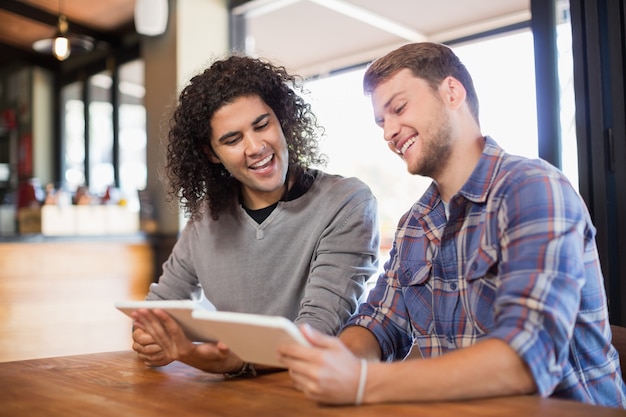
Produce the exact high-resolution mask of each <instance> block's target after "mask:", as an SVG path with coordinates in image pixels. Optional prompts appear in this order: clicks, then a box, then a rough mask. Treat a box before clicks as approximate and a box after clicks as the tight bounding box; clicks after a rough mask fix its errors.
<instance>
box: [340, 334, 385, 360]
mask: <svg viewBox="0 0 626 417" xmlns="http://www.w3.org/2000/svg"><path fill="white" fill-rule="evenodd" d="M339 339H340V340H341V341H342V342H343V344H344V345H346V347H347V348H348V349H349V350H350V351H352V353H353V354H354V355H355V356H358V357H359V358H365V359H367V360H369V361H379V360H380V356H381V350H380V345H379V344H378V340H377V339H376V337H375V336H374V334H373V333H372V332H370V331H369V330H368V329H366V328H365V327H362V326H350V327H347V328H345V329H344V330H343V331H342V332H341V334H340V335H339Z"/></svg>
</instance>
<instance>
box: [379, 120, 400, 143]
mask: <svg viewBox="0 0 626 417" xmlns="http://www.w3.org/2000/svg"><path fill="white" fill-rule="evenodd" d="M399 126H400V124H399V123H397V122H395V121H394V120H393V119H392V118H387V119H385V122H384V124H383V138H384V139H385V142H387V145H388V146H389V147H390V148H391V149H392V150H395V149H394V148H395V142H396V139H397V138H398V136H399V133H400V127H399Z"/></svg>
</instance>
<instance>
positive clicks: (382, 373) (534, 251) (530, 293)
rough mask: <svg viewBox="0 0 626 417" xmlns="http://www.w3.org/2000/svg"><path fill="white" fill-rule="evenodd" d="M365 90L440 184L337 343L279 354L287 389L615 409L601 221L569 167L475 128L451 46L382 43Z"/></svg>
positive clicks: (316, 340)
mask: <svg viewBox="0 0 626 417" xmlns="http://www.w3.org/2000/svg"><path fill="white" fill-rule="evenodd" d="M514 81H515V80H511V82H514ZM504 87H506V86H504ZM364 89H365V92H366V93H367V94H369V95H371V99H372V105H373V109H374V116H375V120H376V123H377V124H378V125H379V126H381V127H382V129H383V134H384V139H385V141H386V142H387V145H388V146H389V148H390V149H391V150H392V151H393V152H394V153H397V154H398V155H399V156H400V158H401V159H402V160H403V161H404V162H405V163H406V165H407V168H408V171H409V172H410V173H411V174H413V175H422V176H428V177H430V178H432V180H433V183H432V184H431V186H430V188H429V189H428V190H427V191H426V192H425V194H424V195H423V196H422V197H421V198H420V199H419V201H418V202H417V203H416V204H414V205H413V207H411V209H410V210H409V211H408V212H407V213H406V214H405V215H404V216H403V217H402V218H401V220H400V222H399V224H398V230H397V232H396V237H395V241H394V244H393V247H392V251H391V253H390V259H389V261H388V262H387V263H386V265H385V270H384V272H383V273H382V274H381V275H380V277H379V279H378V282H377V284H376V286H375V288H373V290H372V291H371V292H370V294H369V297H368V300H367V301H366V302H365V303H364V304H362V305H361V306H360V308H359V310H358V312H357V313H356V314H355V315H354V316H353V317H352V318H351V319H350V320H349V321H348V323H347V325H346V326H345V327H344V329H343V330H342V332H341V334H340V336H339V338H333V337H329V336H326V335H322V334H320V333H319V332H317V331H315V330H313V329H311V328H309V327H307V326H303V327H302V331H303V333H304V334H305V336H306V337H307V338H308V340H309V341H310V342H311V344H312V345H313V347H312V348H305V347H299V346H294V345H287V346H282V347H281V349H280V357H281V359H282V361H283V363H284V364H285V365H287V366H288V367H289V368H290V373H291V376H292V378H293V380H294V383H295V385H296V386H297V387H298V388H300V389H301V390H303V391H304V392H305V393H306V394H307V395H308V396H309V397H311V398H312V399H314V400H317V401H320V402H324V403H338V404H346V403H356V404H361V403H377V402H393V401H437V400H454V399H468V398H480V397H494V396H505V395H516V394H532V393H534V394H537V395H540V396H544V397H547V396H553V397H561V398H568V399H572V400H577V401H581V402H586V403H592V404H600V405H604V406H610V407H624V406H625V405H626V393H625V391H624V383H623V380H622V377H621V371H620V364H619V358H618V354H617V351H616V350H615V348H614V347H613V346H612V345H611V330H610V326H609V321H608V311H607V303H606V296H605V290H604V284H603V282H604V280H603V277H602V272H601V270H600V265H599V259H598V253H597V249H596V246H595V240H594V236H595V228H594V226H593V225H592V222H591V219H590V216H589V213H588V212H587V209H586V207H585V203H584V202H583V200H582V199H581V198H580V196H579V195H578V194H577V192H576V191H575V190H574V189H573V188H572V186H571V184H570V183H569V182H568V180H567V179H566V178H565V176H564V175H563V174H562V173H561V172H560V171H559V170H558V169H556V168H554V167H553V166H551V165H549V164H548V163H546V162H544V161H541V160H530V159H527V158H523V157H519V156H514V155H510V154H507V153H506V152H504V150H502V149H501V148H500V147H499V146H498V145H497V144H496V142H495V141H494V140H493V139H492V138H490V137H488V136H484V135H483V134H482V133H481V129H480V124H479V117H478V99H477V96H476V92H475V90H474V86H473V82H472V79H471V76H470V74H469V73H468V71H467V69H466V68H465V66H464V65H463V64H462V63H461V62H460V60H459V59H458V57H457V56H456V55H455V54H454V53H453V52H452V50H451V49H450V48H448V47H446V46H444V45H439V44H434V43H417V44H410V45H405V46H403V47H401V48H399V49H397V50H395V51H392V52H390V53H389V54H387V55H386V56H384V57H382V58H380V59H378V60H376V61H375V62H374V63H373V64H372V65H371V66H370V67H369V68H368V69H367V71H366V73H365V76H364ZM511 99H512V100H513V99H514V98H511ZM404 359H406V360H404Z"/></svg>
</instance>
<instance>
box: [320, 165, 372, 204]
mask: <svg viewBox="0 0 626 417" xmlns="http://www.w3.org/2000/svg"><path fill="white" fill-rule="evenodd" d="M316 172H317V176H316V179H315V182H314V183H313V186H312V187H311V188H312V189H313V188H318V189H319V190H323V191H324V192H331V193H336V194H341V193H346V194H348V195H354V194H359V195H362V196H363V197H372V198H373V197H374V194H373V193H372V190H371V189H370V187H369V186H368V185H367V184H366V183H365V182H363V181H362V180H360V179H359V178H356V177H344V176H341V175H337V174H329V173H326V172H324V171H316Z"/></svg>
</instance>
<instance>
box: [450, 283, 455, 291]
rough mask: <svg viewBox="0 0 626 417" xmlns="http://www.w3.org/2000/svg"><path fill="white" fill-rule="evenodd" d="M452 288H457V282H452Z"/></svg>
mask: <svg viewBox="0 0 626 417" xmlns="http://www.w3.org/2000/svg"><path fill="white" fill-rule="evenodd" d="M450 288H451V289H453V290H456V282H453V283H452V284H450Z"/></svg>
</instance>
